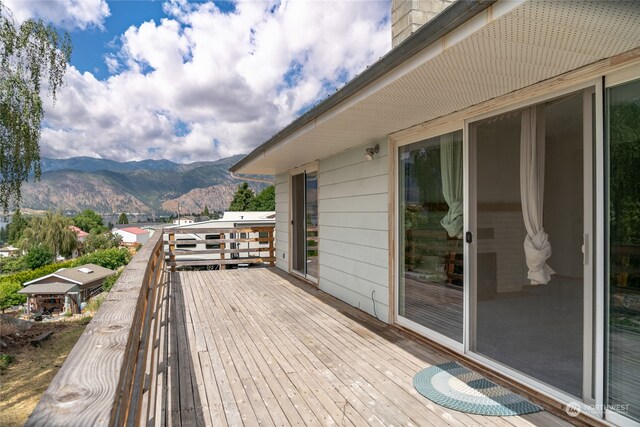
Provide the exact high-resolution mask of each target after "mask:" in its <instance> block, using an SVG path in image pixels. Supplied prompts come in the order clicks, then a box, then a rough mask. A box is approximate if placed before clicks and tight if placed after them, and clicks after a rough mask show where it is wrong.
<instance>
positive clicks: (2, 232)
mask: <svg viewBox="0 0 640 427" xmlns="http://www.w3.org/2000/svg"><path fill="white" fill-rule="evenodd" d="M8 240H9V233H8V232H7V227H0V242H2V244H3V245H4V243H5V242H7V241H8Z"/></svg>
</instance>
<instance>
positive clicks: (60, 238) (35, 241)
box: [19, 212, 78, 258]
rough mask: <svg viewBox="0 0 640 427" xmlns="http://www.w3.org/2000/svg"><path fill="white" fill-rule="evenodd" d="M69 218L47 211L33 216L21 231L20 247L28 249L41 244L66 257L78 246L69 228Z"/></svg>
mask: <svg viewBox="0 0 640 427" xmlns="http://www.w3.org/2000/svg"><path fill="white" fill-rule="evenodd" d="M70 225H72V223H71V218H68V217H65V216H63V215H62V214H60V213H55V214H54V213H53V212H47V213H46V214H45V215H44V216H38V217H33V218H32V219H31V222H30V224H29V226H28V227H27V228H25V230H24V232H23V233H22V239H21V241H20V244H19V246H20V248H21V249H23V250H29V249H30V248H32V247H34V246H38V245H43V246H45V247H47V248H49V250H51V252H52V253H53V254H54V255H55V256H56V258H57V257H58V256H59V255H62V256H64V257H68V256H70V255H71V254H72V253H73V250H74V249H75V248H76V247H77V246H78V238H77V236H76V233H74V232H73V230H71V229H70V228H69V226H70Z"/></svg>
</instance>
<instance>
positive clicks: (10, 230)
mask: <svg viewBox="0 0 640 427" xmlns="http://www.w3.org/2000/svg"><path fill="white" fill-rule="evenodd" d="M28 225H29V221H28V220H27V218H25V217H24V216H23V215H22V212H20V208H18V209H16V211H15V212H14V214H13V217H12V218H11V224H9V225H7V235H8V238H9V243H11V244H16V243H18V241H20V239H21V238H22V232H23V231H24V229H25V228H27V226H28Z"/></svg>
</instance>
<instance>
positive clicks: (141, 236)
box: [111, 227, 150, 246]
mask: <svg viewBox="0 0 640 427" xmlns="http://www.w3.org/2000/svg"><path fill="white" fill-rule="evenodd" d="M111 232H112V233H113V234H115V235H118V236H120V237H121V238H122V245H123V246H136V245H144V244H145V243H147V240H149V237H150V236H149V231H147V230H143V229H142V228H140V227H126V228H114V229H113V230H111Z"/></svg>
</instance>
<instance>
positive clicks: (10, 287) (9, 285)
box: [0, 281, 27, 313]
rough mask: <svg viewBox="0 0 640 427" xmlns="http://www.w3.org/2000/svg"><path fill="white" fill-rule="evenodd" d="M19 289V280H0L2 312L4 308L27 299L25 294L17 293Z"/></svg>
mask: <svg viewBox="0 0 640 427" xmlns="http://www.w3.org/2000/svg"><path fill="white" fill-rule="evenodd" d="M20 289H22V285H20V283H19V282H9V281H6V282H5V281H3V282H0V309H2V312H3V313H4V310H5V309H6V308H9V307H13V306H14V305H18V304H22V303H24V302H25V301H26V300H27V296H26V295H22V294H19V293H18V291H19V290H20Z"/></svg>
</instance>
